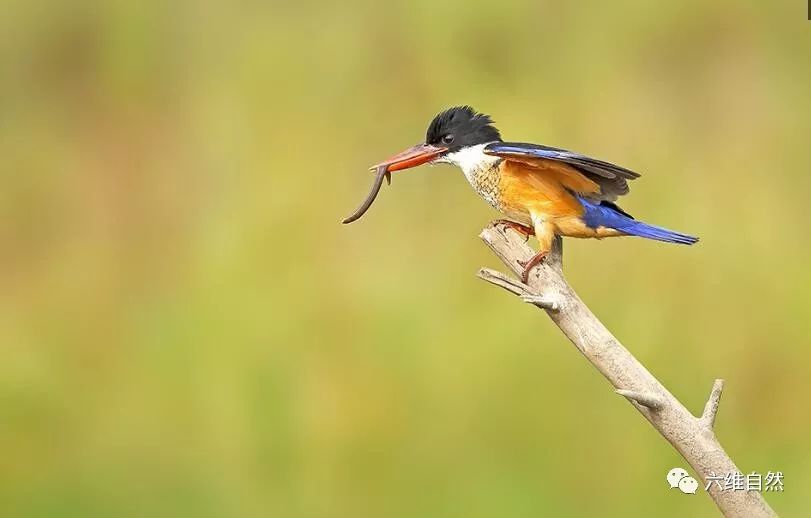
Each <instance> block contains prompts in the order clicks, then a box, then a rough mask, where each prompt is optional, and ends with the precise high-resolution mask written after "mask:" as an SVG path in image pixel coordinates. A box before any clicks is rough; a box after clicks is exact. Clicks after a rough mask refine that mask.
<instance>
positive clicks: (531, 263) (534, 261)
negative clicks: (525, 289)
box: [518, 250, 549, 284]
mask: <svg viewBox="0 0 811 518" xmlns="http://www.w3.org/2000/svg"><path fill="white" fill-rule="evenodd" d="M548 255H549V251H548V250H544V251H541V252H538V253H537V254H535V255H533V256H532V257H531V258H530V259H529V260H528V261H521V260H519V261H518V264H519V265H521V266H523V267H524V271H522V272H521V282H523V283H524V284H526V283H527V281H529V272H530V271H532V269H533V268H535V267H536V266H538V265H539V264H541V263H542V262H544V260H545V259H546V257H547V256H548Z"/></svg>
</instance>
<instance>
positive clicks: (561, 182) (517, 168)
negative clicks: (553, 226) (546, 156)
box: [499, 160, 600, 220]
mask: <svg viewBox="0 0 811 518" xmlns="http://www.w3.org/2000/svg"><path fill="white" fill-rule="evenodd" d="M500 169H501V176H500V180H499V192H500V194H501V199H500V201H501V203H502V205H503V207H504V209H505V212H506V213H510V212H517V213H521V214H524V215H526V216H529V215H530V214H532V213H535V214H537V215H541V216H543V217H544V219H549V220H552V219H557V218H562V217H571V216H579V215H581V214H582V213H583V206H582V205H580V203H579V202H578V201H577V199H576V198H575V197H574V196H573V195H572V194H571V191H574V192H578V193H583V194H592V193H598V192H599V189H600V188H599V186H598V185H597V184H596V183H594V182H592V181H591V180H589V179H588V178H587V177H585V176H584V175H582V174H580V173H579V172H578V171H577V170H575V169H573V168H571V167H569V166H567V165H566V164H558V163H555V162H549V163H548V165H547V164H542V165H541V166H530V165H529V164H524V163H520V162H515V161H511V160H505V161H503V162H502V163H501V164H500Z"/></svg>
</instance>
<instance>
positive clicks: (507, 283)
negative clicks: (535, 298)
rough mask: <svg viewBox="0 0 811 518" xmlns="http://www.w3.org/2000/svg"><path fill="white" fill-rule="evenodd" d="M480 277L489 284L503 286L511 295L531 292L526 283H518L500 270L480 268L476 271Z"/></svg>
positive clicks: (521, 295)
mask: <svg viewBox="0 0 811 518" xmlns="http://www.w3.org/2000/svg"><path fill="white" fill-rule="evenodd" d="M477 275H478V277H479V278H480V279H483V280H485V281H487V282H489V283H490V284H495V285H496V286H498V287H499V288H504V289H505V290H507V291H509V292H510V293H512V294H513V295H518V296H520V297H523V296H525V295H530V294H531V293H532V292H531V291H530V289H529V286H527V285H526V284H523V283H520V282H518V281H516V280H514V279H511V278H510V277H508V276H506V275H504V274H503V273H501V272H498V271H496V270H491V269H490V268H482V269H481V270H479V272H478V273H477Z"/></svg>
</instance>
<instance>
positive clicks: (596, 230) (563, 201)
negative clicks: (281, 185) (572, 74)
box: [375, 106, 698, 282]
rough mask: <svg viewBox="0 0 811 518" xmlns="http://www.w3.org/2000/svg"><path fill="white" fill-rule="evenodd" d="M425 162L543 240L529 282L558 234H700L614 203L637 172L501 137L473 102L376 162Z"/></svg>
mask: <svg viewBox="0 0 811 518" xmlns="http://www.w3.org/2000/svg"><path fill="white" fill-rule="evenodd" d="M426 163H434V164H436V163H448V164H453V165H456V166H458V167H459V168H460V169H461V170H462V172H463V173H464V175H465V178H467V180H468V182H470V185H472V186H473V189H475V191H476V192H477V193H479V195H480V196H481V197H482V198H484V199H485V200H486V201H487V202H488V203H489V204H490V205H492V206H493V207H494V208H495V209H496V210H498V211H499V212H501V213H502V214H503V215H504V216H505V217H506V218H507V219H503V220H497V221H496V222H495V223H497V224H503V225H505V226H507V227H510V228H512V229H514V230H516V231H518V232H521V233H522V234H524V235H526V236H527V237H528V236H535V237H536V238H537V239H538V243H539V249H538V253H537V254H536V255H535V256H534V257H533V258H532V259H530V260H529V261H527V263H526V264H525V265H523V266H524V271H523V275H522V276H521V277H522V280H523V281H524V282H527V278H528V275H529V272H530V270H531V269H532V268H533V267H534V266H536V265H537V264H539V263H540V262H542V261H543V260H544V259H545V258H546V256H547V254H549V252H550V250H551V248H552V242H553V240H554V238H555V236H556V235H559V236H567V237H579V238H589V237H593V238H597V239H601V238H604V237H614V236H639V237H644V238H647V239H655V240H657V241H664V242H667V243H678V244H683V245H692V244H694V243H696V242H697V241H698V238H697V237H693V236H690V235H687V234H682V233H681V232H674V231H672V230H667V229H665V228H661V227H657V226H654V225H649V224H647V223H643V222H641V221H638V220H635V219H634V218H633V217H631V215H630V214H628V213H627V212H625V211H624V210H622V209H621V208H619V206H617V205H616V204H615V203H614V202H615V200H616V199H617V198H618V197H619V196H622V195H625V194H628V180H633V179H635V178H638V177H639V174H638V173H635V172H633V171H630V170H628V169H625V168H624V167H620V166H617V165H614V164H611V163H609V162H605V161H603V160H597V159H595V158H590V157H588V156H585V155H581V154H579V153H574V152H572V151H566V150H564V149H558V148H554V147H549V146H542V145H539V144H525V143H521V142H504V141H503V140H502V139H501V134H500V133H499V131H498V129H496V127H495V126H494V125H493V120H492V119H491V118H490V117H489V116H488V115H485V114H483V113H478V112H476V110H474V109H473V108H471V107H470V106H457V107H454V108H450V109H448V110H445V111H443V112H441V113H440V114H439V115H437V116H436V117H434V120H432V121H431V124H430V125H429V126H428V131H427V133H426V135H425V142H424V143H422V144H418V145H416V146H414V147H412V148H409V149H407V150H405V151H403V152H402V153H399V154H397V155H395V156H393V157H391V158H390V159H388V160H386V161H385V162H382V163H381V164H378V165H377V166H375V167H381V166H385V167H386V168H387V171H389V172H391V171H400V170H403V169H409V168H412V167H416V166H418V165H421V164H426Z"/></svg>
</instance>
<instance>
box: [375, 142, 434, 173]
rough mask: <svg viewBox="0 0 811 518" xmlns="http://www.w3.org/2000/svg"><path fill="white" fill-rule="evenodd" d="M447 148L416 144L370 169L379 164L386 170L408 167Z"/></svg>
mask: <svg viewBox="0 0 811 518" xmlns="http://www.w3.org/2000/svg"><path fill="white" fill-rule="evenodd" d="M447 150H448V148H446V147H438V146H432V145H431V144H417V145H416V146H414V147H411V148H408V149H406V150H405V151H403V152H402V153H397V154H396V155H394V156H393V157H391V158H389V159H388V160H386V161H385V162H380V163H379V164H377V165H375V166H373V167H371V168H370V169H377V168H378V167H381V166H386V170H387V171H401V170H403V169H410V168H412V167H417V166H418V165H422V164H426V163H428V162H430V161H431V160H434V159H435V158H437V157H439V156H440V155H442V153H444V152H446V151H447Z"/></svg>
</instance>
